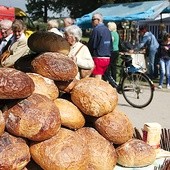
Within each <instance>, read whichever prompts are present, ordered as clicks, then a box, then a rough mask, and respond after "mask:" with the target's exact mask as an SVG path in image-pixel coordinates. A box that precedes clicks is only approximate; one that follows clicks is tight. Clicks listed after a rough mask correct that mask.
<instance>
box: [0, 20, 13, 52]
mask: <svg viewBox="0 0 170 170" xmlns="http://www.w3.org/2000/svg"><path fill="white" fill-rule="evenodd" d="M0 34H1V36H2V37H1V39H0V54H2V53H4V52H5V51H6V50H7V49H8V47H9V46H10V44H11V40H12V38H13V31H12V21H11V20H7V19H4V20H2V21H1V22H0Z"/></svg>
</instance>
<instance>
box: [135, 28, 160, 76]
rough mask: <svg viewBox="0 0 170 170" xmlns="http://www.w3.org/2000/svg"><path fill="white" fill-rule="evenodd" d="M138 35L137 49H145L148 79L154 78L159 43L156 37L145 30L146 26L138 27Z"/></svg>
mask: <svg viewBox="0 0 170 170" xmlns="http://www.w3.org/2000/svg"><path fill="white" fill-rule="evenodd" d="M139 34H140V37H141V40H140V42H139V45H138V49H141V48H146V55H147V57H148V64H149V70H148V71H149V77H150V78H151V79H153V78H154V67H155V56H156V53H157V51H158V47H159V43H158V41H157V39H156V37H155V36H154V35H153V34H152V33H151V32H150V31H148V30H147V26H146V25H145V26H141V27H139Z"/></svg>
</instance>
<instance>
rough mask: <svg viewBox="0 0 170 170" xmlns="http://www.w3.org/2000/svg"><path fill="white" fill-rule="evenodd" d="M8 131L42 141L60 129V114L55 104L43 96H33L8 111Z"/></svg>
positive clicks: (5, 113)
mask: <svg viewBox="0 0 170 170" xmlns="http://www.w3.org/2000/svg"><path fill="white" fill-rule="evenodd" d="M3 114H4V116H5V117H6V129H7V131H8V132H10V133H11V134H13V135H16V136H21V137H25V138H28V139H30V140H33V141H42V140H45V139H49V138H50V137H52V136H54V135H55V134H56V133H57V132H58V131H59V129H60V126H61V120H60V114H59V110H58V108H57V106H56V105H55V103H54V102H53V101H52V100H50V99H49V98H48V97H46V96H44V95H41V94H36V93H34V94H32V95H31V96H30V97H28V98H26V99H23V100H21V101H20V102H18V103H17V104H16V105H14V106H13V107H11V108H9V109H8V110H6V111H5V112H4V113H3Z"/></svg>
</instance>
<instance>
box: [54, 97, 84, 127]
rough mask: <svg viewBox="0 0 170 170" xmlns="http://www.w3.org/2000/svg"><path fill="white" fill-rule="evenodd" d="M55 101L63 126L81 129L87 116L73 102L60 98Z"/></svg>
mask: <svg viewBox="0 0 170 170" xmlns="http://www.w3.org/2000/svg"><path fill="white" fill-rule="evenodd" d="M54 103H55V104H56V106H57V107H58V109H59V112H60V116H61V124H62V125H63V126H65V127H68V128H70V129H79V128H81V127H83V126H84V124H85V118H84V116H83V114H82V113H81V112H80V110H79V109H78V108H77V107H76V106H75V105H74V104H73V103H71V102H70V101H68V100H65V99H60V98H58V99H56V100H54Z"/></svg>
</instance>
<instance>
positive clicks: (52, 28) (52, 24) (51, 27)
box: [47, 19, 63, 37]
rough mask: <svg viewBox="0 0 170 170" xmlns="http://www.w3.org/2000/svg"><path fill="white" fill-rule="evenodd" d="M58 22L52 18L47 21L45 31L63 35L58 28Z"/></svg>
mask: <svg viewBox="0 0 170 170" xmlns="http://www.w3.org/2000/svg"><path fill="white" fill-rule="evenodd" d="M58 26H59V23H58V21H57V20H55V19H52V20H49V21H48V22H47V31H48V32H54V33H55V34H57V35H60V36H62V37H63V34H62V33H61V32H60V31H59V30H58Z"/></svg>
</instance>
